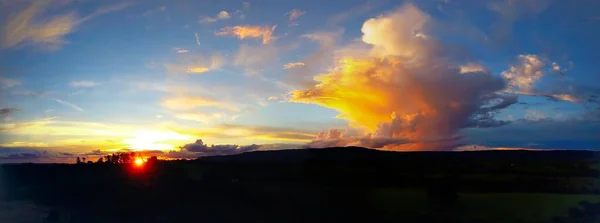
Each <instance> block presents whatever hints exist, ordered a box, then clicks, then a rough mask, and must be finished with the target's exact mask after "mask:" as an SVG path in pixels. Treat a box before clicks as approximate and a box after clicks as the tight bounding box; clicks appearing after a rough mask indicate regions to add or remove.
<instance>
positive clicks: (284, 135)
mask: <svg viewBox="0 0 600 223" xmlns="http://www.w3.org/2000/svg"><path fill="white" fill-rule="evenodd" d="M179 131H180V132H182V133H183V134H186V135H195V136H198V137H205V138H220V139H238V138H252V139H261V140H277V141H293V142H307V141H310V140H312V139H314V138H315V136H316V134H315V133H314V132H311V131H306V130H300V129H294V128H282V127H272V126H259V125H230V124H221V125H216V126H212V127H209V128H203V129H193V130H183V129H180V130H179Z"/></svg>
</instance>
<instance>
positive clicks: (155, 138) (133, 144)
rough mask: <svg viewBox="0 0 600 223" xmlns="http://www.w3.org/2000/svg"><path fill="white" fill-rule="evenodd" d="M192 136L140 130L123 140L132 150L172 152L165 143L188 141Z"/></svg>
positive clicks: (170, 147)
mask: <svg viewBox="0 0 600 223" xmlns="http://www.w3.org/2000/svg"><path fill="white" fill-rule="evenodd" d="M193 138H194V137H193V136H190V135H184V134H179V133H177V132H173V131H149V130H141V131H137V132H136V133H135V136H134V137H133V138H129V139H125V140H123V143H125V144H127V145H129V147H130V148H131V149H133V150H136V151H138V150H172V149H173V148H174V146H173V145H170V144H167V143H165V142H166V141H170V140H189V139H193Z"/></svg>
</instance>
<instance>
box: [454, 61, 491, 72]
mask: <svg viewBox="0 0 600 223" xmlns="http://www.w3.org/2000/svg"><path fill="white" fill-rule="evenodd" d="M471 72H487V70H486V68H485V67H484V66H483V65H481V64H477V63H468V64H466V65H461V66H460V73H471Z"/></svg>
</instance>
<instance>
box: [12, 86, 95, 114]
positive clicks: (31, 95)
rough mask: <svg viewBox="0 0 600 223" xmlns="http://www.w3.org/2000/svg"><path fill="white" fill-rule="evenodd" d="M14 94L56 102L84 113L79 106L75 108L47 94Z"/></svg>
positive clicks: (71, 104) (28, 92)
mask: <svg viewBox="0 0 600 223" xmlns="http://www.w3.org/2000/svg"><path fill="white" fill-rule="evenodd" d="M14 94H15V95H22V96H29V97H36V98H45V99H49V100H52V101H55V102H57V103H59V104H62V105H64V106H67V107H70V108H72V109H75V110H77V111H81V112H82V111H84V110H83V109H82V108H81V107H79V106H77V105H75V104H73V103H70V102H68V101H65V100H62V99H58V98H55V97H52V96H50V94H49V93H47V92H33V91H25V92H15V93H14Z"/></svg>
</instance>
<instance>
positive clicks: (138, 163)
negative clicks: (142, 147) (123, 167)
mask: <svg viewBox="0 0 600 223" xmlns="http://www.w3.org/2000/svg"><path fill="white" fill-rule="evenodd" d="M133 164H135V166H138V167H141V166H143V165H144V160H143V159H142V158H139V157H138V158H135V160H134V161H133Z"/></svg>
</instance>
